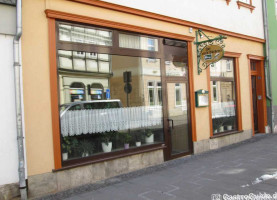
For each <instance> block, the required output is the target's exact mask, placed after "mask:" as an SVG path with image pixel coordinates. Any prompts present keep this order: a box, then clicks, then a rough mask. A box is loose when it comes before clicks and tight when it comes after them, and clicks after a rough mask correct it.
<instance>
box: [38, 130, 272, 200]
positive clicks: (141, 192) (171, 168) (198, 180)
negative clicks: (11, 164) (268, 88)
mask: <svg viewBox="0 0 277 200" xmlns="http://www.w3.org/2000/svg"><path fill="white" fill-rule="evenodd" d="M260 192H262V193H267V194H270V195H273V194H274V193H275V192H276V193H277V134H267V135H260V136H256V137H254V138H252V139H250V140H248V141H245V142H242V143H239V144H235V145H231V146H229V147H224V148H222V149H219V150H216V151H211V152H208V153H204V154H201V155H193V156H188V157H184V158H180V159H176V160H173V161H169V162H166V163H164V164H161V165H158V166H154V167H150V168H147V169H143V170H139V171H136V172H132V173H129V174H125V175H121V176H117V177H114V178H111V179H108V180H106V181H103V182H99V183H97V184H92V185H87V186H83V187H80V188H77V189H74V190H69V191H66V192H62V193H59V194H55V195H50V196H47V197H44V198H42V199H66V200H76V199H84V200H173V199H174V200H186V199H187V200H205V199H214V200H220V199H223V198H222V195H223V194H225V197H226V195H229V197H230V195H236V194H246V195H248V194H250V193H254V194H259V193H260ZM212 194H220V195H221V198H218V197H219V196H216V195H214V196H213V198H211V195H212ZM276 197H277V195H276ZM226 199H227V198H226ZM276 199H277V198H276Z"/></svg>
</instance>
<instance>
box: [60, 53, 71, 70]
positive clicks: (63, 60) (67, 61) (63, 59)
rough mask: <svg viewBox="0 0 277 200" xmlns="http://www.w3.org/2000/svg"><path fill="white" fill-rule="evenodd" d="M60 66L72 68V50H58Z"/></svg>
mask: <svg viewBox="0 0 277 200" xmlns="http://www.w3.org/2000/svg"><path fill="white" fill-rule="evenodd" d="M58 55H59V67H60V68H65V69H72V51H63V50H58Z"/></svg>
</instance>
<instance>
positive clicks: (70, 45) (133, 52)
mask: <svg viewBox="0 0 277 200" xmlns="http://www.w3.org/2000/svg"><path fill="white" fill-rule="evenodd" d="M59 24H64V25H71V26H77V27H82V28H94V29H97V30H103V31H110V32H112V46H102V45H101V46H100V45H94V44H86V43H78V42H70V41H62V40H59ZM119 33H123V34H128V35H134V36H143V37H148V38H152V39H157V40H158V51H148V50H140V49H131V48H123V47H119ZM56 38H57V40H56V52H58V50H67V51H77V52H87V51H90V52H95V53H107V54H112V55H120V56H136V57H137V56H139V57H148V58H154V59H162V58H163V55H162V53H161V48H162V40H163V38H161V37H155V36H151V35H144V34H139V33H133V32H126V31H121V30H120V31H118V30H116V29H107V28H103V27H99V26H93V25H85V24H80V23H71V22H66V21H62V20H59V21H56ZM160 67H162V65H161V66H160ZM57 70H58V55H57ZM63 71H64V70H63ZM69 71H70V70H69ZM71 71H72V72H73V71H74V72H75V70H71ZM78 72H79V71H78ZM82 73H86V74H92V75H96V74H97V73H95V72H86V71H84V72H82ZM57 74H59V72H57ZM57 87H59V84H58V85H57ZM58 102H59V101H58ZM163 138H164V137H163ZM60 143H61V139H60ZM164 144H165V141H163V142H159V143H156V144H149V145H146V146H141V147H135V148H130V149H124V150H119V151H112V152H109V153H101V154H99V155H92V156H89V157H83V158H76V159H73V160H65V161H61V165H62V167H63V168H68V167H69V168H70V167H73V166H76V165H80V164H87V163H96V162H100V161H103V160H110V159H115V158H119V157H124V156H128V155H133V154H138V153H142V152H147V151H153V150H157V149H163V148H164Z"/></svg>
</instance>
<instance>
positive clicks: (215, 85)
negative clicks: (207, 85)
mask: <svg viewBox="0 0 277 200" xmlns="http://www.w3.org/2000/svg"><path fill="white" fill-rule="evenodd" d="M214 82H215V84H214ZM214 89H215V91H216V93H215V94H216V100H214ZM212 98H213V102H218V87H217V81H213V96H212Z"/></svg>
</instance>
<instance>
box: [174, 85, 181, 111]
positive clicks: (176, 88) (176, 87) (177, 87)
mask: <svg viewBox="0 0 277 200" xmlns="http://www.w3.org/2000/svg"><path fill="white" fill-rule="evenodd" d="M177 84H178V85H177ZM177 90H179V93H180V100H179V101H180V105H177V95H176V92H177ZM174 94H175V107H181V106H182V87H181V84H180V83H175V93H174Z"/></svg>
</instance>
